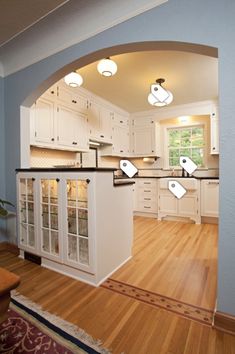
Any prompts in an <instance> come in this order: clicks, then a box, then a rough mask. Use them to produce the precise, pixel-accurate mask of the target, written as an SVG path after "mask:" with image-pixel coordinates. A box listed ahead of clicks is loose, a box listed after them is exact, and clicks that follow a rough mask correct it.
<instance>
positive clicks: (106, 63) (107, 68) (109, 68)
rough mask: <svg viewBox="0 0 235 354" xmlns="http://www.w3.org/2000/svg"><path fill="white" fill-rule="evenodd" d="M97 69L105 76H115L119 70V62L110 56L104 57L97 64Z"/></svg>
mask: <svg viewBox="0 0 235 354" xmlns="http://www.w3.org/2000/svg"><path fill="white" fill-rule="evenodd" d="M97 70H98V72H99V73H100V74H101V75H103V76H113V75H115V74H116V72H117V64H116V63H115V62H114V61H113V60H111V59H110V58H106V59H102V60H100V61H99V63H98V65H97Z"/></svg>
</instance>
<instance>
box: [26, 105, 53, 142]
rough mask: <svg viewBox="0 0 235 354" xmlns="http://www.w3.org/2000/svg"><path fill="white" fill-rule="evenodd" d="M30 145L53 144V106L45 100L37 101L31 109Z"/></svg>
mask: <svg viewBox="0 0 235 354" xmlns="http://www.w3.org/2000/svg"><path fill="white" fill-rule="evenodd" d="M31 114H32V116H31V119H32V120H33V122H32V127H33V128H32V129H31V139H33V140H32V141H31V143H33V142H34V144H36V145H45V144H46V145H49V146H51V145H54V144H55V132H54V126H55V118H54V117H55V104H54V102H53V101H51V100H48V99H46V98H40V99H39V100H37V102H36V103H35V105H34V106H33V108H32V112H31Z"/></svg>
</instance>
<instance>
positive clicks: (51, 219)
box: [40, 176, 61, 259]
mask: <svg viewBox="0 0 235 354" xmlns="http://www.w3.org/2000/svg"><path fill="white" fill-rule="evenodd" d="M59 182H60V179H59V178H55V177H54V176H53V178H49V177H48V178H47V177H45V178H42V179H40V211H41V220H40V234H41V252H42V254H44V256H46V257H47V258H52V259H58V258H60V257H61V249H60V248H61V247H60V246H61V245H60V236H59V235H60V233H59V230H60V229H61V227H60V220H59V199H60V198H59Z"/></svg>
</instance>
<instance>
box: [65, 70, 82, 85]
mask: <svg viewBox="0 0 235 354" xmlns="http://www.w3.org/2000/svg"><path fill="white" fill-rule="evenodd" d="M64 81H65V83H66V84H67V85H69V86H71V87H78V86H81V85H82V83H83V78H82V77H81V75H80V74H78V73H76V72H75V71H73V72H72V73H70V74H68V75H66V76H65V77H64Z"/></svg>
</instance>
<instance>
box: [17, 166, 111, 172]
mask: <svg viewBox="0 0 235 354" xmlns="http://www.w3.org/2000/svg"><path fill="white" fill-rule="evenodd" d="M114 171H116V168H108V167H84V168H82V167H32V168H17V169H16V172H114Z"/></svg>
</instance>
